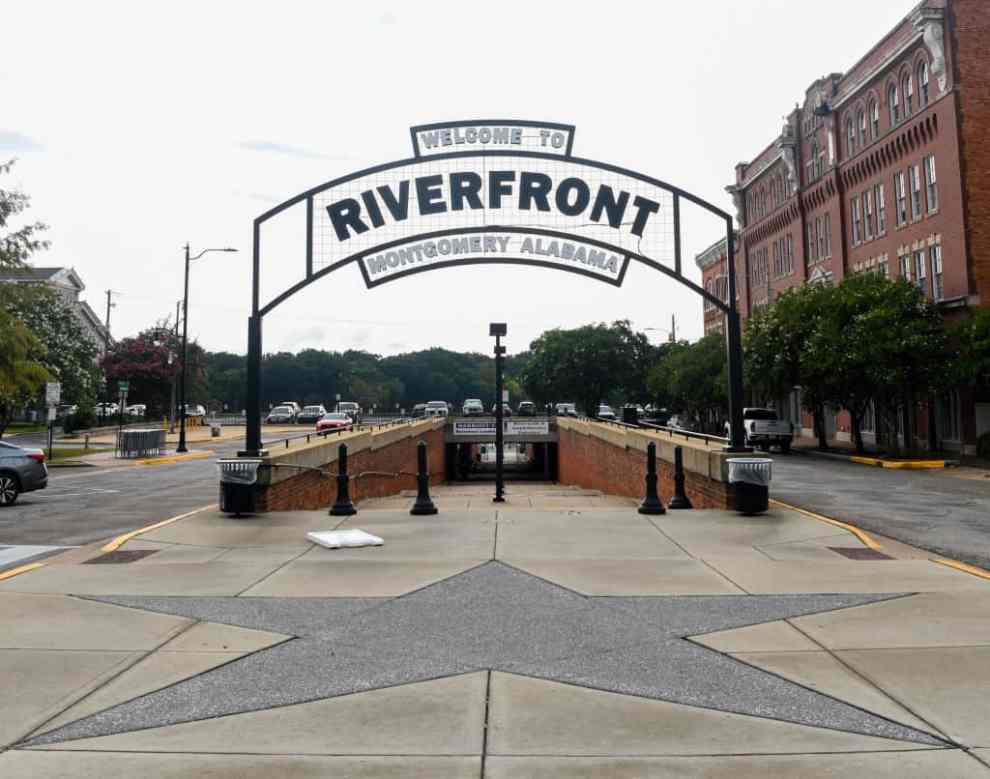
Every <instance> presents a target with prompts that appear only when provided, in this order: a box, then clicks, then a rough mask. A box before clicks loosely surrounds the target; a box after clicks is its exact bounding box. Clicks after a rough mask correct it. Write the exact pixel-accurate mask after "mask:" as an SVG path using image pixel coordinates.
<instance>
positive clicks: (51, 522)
mask: <svg viewBox="0 0 990 779" xmlns="http://www.w3.org/2000/svg"><path fill="white" fill-rule="evenodd" d="M239 445H240V446H243V444H242V443H241V442H238V441H232V442H230V443H229V444H228V445H227V446H226V447H224V448H217V449H216V450H215V453H216V456H217V457H224V456H231V455H233V454H234V453H235V452H236V451H237V448H238V446H239ZM217 485H218V477H217V472H216V467H215V466H214V464H213V461H212V458H211V459H208V460H188V461H186V462H179V463H172V464H163V465H133V466H124V467H118V468H53V469H52V470H51V475H50V478H49V480H48V487H47V489H44V490H38V491H36V492H27V493H24V494H22V495H21V496H20V497H19V498H18V500H17V503H16V504H14V505H13V506H10V507H8V508H4V509H3V510H2V511H0V570H3V569H5V568H11V567H14V566H15V565H21V564H23V563H25V562H27V561H29V560H35V559H40V558H41V557H44V556H47V555H49V554H53V553H56V552H58V551H61V550H62V549H65V548H67V547H74V546H82V545H85V544H89V543H92V542H94V541H102V540H104V539H109V538H112V537H114V536H117V535H120V534H121V533H126V532H128V531H131V530H135V529H136V528H139V527H144V526H145V525H150V524H153V523H155V522H159V521H161V520H163V519H168V518H169V517H174V516H175V515H177V514H182V513H185V512H186V511H191V510H192V509H195V508H199V507H201V506H206V505H208V504H210V503H214V502H216V500H217V489H218V487H217ZM4 547H6V548H4ZM31 547H40V548H39V549H33V548H31Z"/></svg>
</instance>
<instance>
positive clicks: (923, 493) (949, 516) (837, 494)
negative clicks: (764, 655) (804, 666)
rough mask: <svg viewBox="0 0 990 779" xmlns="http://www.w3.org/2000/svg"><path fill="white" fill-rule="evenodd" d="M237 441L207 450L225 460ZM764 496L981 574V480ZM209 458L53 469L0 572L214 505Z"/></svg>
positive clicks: (805, 468)
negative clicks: (970, 566)
mask: <svg viewBox="0 0 990 779" xmlns="http://www.w3.org/2000/svg"><path fill="white" fill-rule="evenodd" d="M240 445H241V442H240V441H230V442H228V443H227V444H226V445H225V446H224V447H222V448H220V447H218V448H216V450H215V453H216V456H217V457H224V456H231V455H233V454H234V453H235V452H236V450H237V449H238V447H239V446H240ZM773 459H774V474H773V484H772V488H771V494H772V495H773V497H775V498H778V499H780V500H782V501H785V502H787V503H791V504H793V505H796V506H800V507H802V508H806V509H809V510H811V511H817V512H819V513H821V514H824V515H826V516H830V517H834V518H836V519H841V520H844V521H847V522H850V523H852V524H854V525H856V526H858V527H862V528H863V529H865V530H869V531H873V532H875V533H878V534H880V535H885V536H889V537H891V538H894V539H897V540H898V541H903V542H905V543H908V544H911V545H913V546H918V547H921V548H923V549H927V550H930V551H932V552H935V553H937V554H941V555H945V556H948V557H953V558H955V559H957V560H963V561H965V562H968V563H973V564H975V565H979V566H982V567H987V568H990V479H985V480H967V479H962V478H959V477H958V476H953V475H951V474H950V473H949V472H946V471H897V470H887V469H882V468H870V467H868V466H864V465H856V464H851V463H846V462H841V461H835V460H828V459H822V458H817V457H812V456H809V455H803V454H792V455H774V456H773ZM217 483H218V479H217V473H216V468H215V467H214V465H213V462H212V458H211V459H209V460H190V461H187V462H180V463H173V464H164V465H154V466H144V465H134V466H127V467H120V468H105V469H104V468H99V469H97V468H86V469H53V471H52V476H51V479H50V482H49V487H48V489H46V490H42V491H39V492H32V493H26V494H24V495H22V496H21V497H20V499H19V500H18V502H17V504H16V505H14V506H12V507H10V508H6V509H4V510H2V511H0V570H4V569H6V568H10V567H13V566H15V565H20V564H23V563H24V562H25V561H26V560H31V559H38V558H39V557H41V556H44V555H47V554H52V553H55V552H57V551H59V550H61V549H64V548H66V547H73V546H81V545H84V544H88V543H92V542H94V541H102V540H104V539H108V538H112V537H114V536H116V535H119V534H121V533H126V532H128V531H130V530H134V529H136V528H139V527H144V526H145V525H149V524H153V523H154V522H158V521H161V520H163V519H168V518H169V517H173V516H175V515H177V514H182V513H184V512H186V511H191V510H192V509H195V508H199V507H201V506H205V505H208V504H210V503H213V502H215V501H216V500H217Z"/></svg>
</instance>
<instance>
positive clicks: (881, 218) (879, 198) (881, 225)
mask: <svg viewBox="0 0 990 779" xmlns="http://www.w3.org/2000/svg"><path fill="white" fill-rule="evenodd" d="M873 197H874V200H875V201H876V204H877V235H883V234H884V233H886V232H887V204H886V203H884V200H883V198H884V191H883V184H877V185H876V186H875V187H873Z"/></svg>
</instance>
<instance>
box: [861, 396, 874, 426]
mask: <svg viewBox="0 0 990 779" xmlns="http://www.w3.org/2000/svg"><path fill="white" fill-rule="evenodd" d="M859 429H860V431H861V432H863V433H876V431H877V414H876V407H875V406H874V405H873V401H872V400H871V401H870V402H869V403H867V404H866V408H865V409H863V416H862V418H861V419H860V420H859Z"/></svg>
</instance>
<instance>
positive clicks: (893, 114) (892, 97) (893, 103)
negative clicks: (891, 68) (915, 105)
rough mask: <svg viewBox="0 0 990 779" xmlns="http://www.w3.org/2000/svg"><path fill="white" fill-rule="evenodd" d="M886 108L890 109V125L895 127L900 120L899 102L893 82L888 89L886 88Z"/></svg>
mask: <svg viewBox="0 0 990 779" xmlns="http://www.w3.org/2000/svg"><path fill="white" fill-rule="evenodd" d="M887 110H888V111H890V126H891V127H896V126H897V124H898V123H899V122H900V121H901V104H900V101H899V100H898V97H897V87H896V86H895V85H894V84H891V85H890V89H888V90H887Z"/></svg>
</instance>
